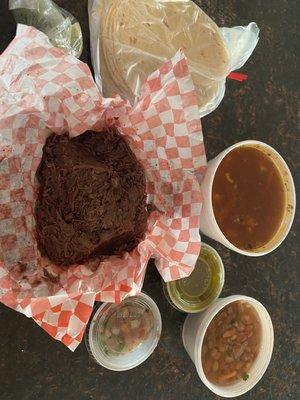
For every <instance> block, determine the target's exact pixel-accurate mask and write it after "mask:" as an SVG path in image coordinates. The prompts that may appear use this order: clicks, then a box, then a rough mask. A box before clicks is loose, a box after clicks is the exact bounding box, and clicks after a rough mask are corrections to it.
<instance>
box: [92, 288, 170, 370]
mask: <svg viewBox="0 0 300 400" xmlns="http://www.w3.org/2000/svg"><path fill="white" fill-rule="evenodd" d="M134 297H139V298H141V299H142V300H143V301H144V302H145V303H147V305H148V306H149V307H150V309H151V310H152V312H153V317H154V321H155V329H156V333H155V336H154V337H153V340H152V343H151V345H150V346H149V348H148V350H147V351H145V352H144V353H143V354H142V355H140V356H139V357H138V358H137V359H135V360H132V359H131V360H129V361H128V362H127V363H126V365H124V364H123V365H119V364H118V363H117V362H113V361H109V360H107V359H105V358H104V357H102V356H101V352H99V351H98V350H97V346H96V345H95V343H94V340H93V325H94V323H95V322H96V321H97V318H98V317H99V316H100V315H101V313H102V312H103V309H104V308H105V307H107V306H108V305H112V306H113V305H115V304H114V303H103V304H101V306H100V307H99V308H98V310H97V311H96V313H95V314H94V316H93V318H92V321H91V325H90V327H89V331H88V337H87V341H86V344H87V349H88V351H89V353H90V355H91V356H92V358H93V359H94V360H95V361H96V363H97V364H99V365H101V366H102V367H105V368H107V369H110V370H112V371H127V370H130V369H132V368H135V367H137V366H138V365H140V364H142V363H143V362H144V361H146V360H147V358H148V357H150V355H151V354H152V353H153V351H154V350H155V348H156V347H157V344H158V342H159V339H160V334H161V329H162V319H161V315H160V311H159V308H158V307H157V305H156V303H155V302H154V300H152V299H151V297H149V296H148V295H147V294H145V293H139V294H138V295H137V296H134ZM130 299H131V297H129V298H127V300H130ZM131 358H132V357H131Z"/></svg>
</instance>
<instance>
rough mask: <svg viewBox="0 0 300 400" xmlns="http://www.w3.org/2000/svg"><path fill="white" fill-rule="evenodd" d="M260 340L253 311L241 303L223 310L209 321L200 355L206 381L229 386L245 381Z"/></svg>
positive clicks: (247, 304) (255, 314)
mask: <svg viewBox="0 0 300 400" xmlns="http://www.w3.org/2000/svg"><path fill="white" fill-rule="evenodd" d="M260 341H261V325H260V321H259V317H258V314H257V312H256V310H255V309H254V308H253V307H252V306H251V304H249V303H247V302H244V301H235V302H233V303H230V304H229V305H227V306H226V307H224V308H223V309H222V310H221V311H220V312H219V313H218V314H217V315H216V316H215V317H214V318H213V320H212V321H211V323H210V325H209V327H208V328H207V331H206V333H205V337H204V341H203V347H202V352H201V357H202V365H203V369H204V373H205V375H206V377H207V379H208V380H209V381H210V382H212V383H215V384H221V385H228V384H231V383H233V382H236V381H238V380H240V379H245V380H246V379H247V378H248V372H249V370H250V369H251V367H252V365H253V362H254V361H255V359H256V357H257V355H258V351H259V345H260Z"/></svg>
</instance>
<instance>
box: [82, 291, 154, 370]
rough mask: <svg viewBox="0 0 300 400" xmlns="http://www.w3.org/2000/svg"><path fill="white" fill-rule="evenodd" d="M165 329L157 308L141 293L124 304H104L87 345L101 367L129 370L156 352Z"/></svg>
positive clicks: (100, 308)
mask: <svg viewBox="0 0 300 400" xmlns="http://www.w3.org/2000/svg"><path fill="white" fill-rule="evenodd" d="M161 327H162V322H161V316H160V312H159V309H158V307H157V305H156V304H155V302H154V301H153V300H152V299H151V298H150V297H149V296H148V295H146V294H145V293H140V294H139V295H138V296H133V297H128V298H126V299H124V300H123V301H122V302H121V303H120V304H114V303H103V304H102V305H101V306H100V307H99V308H98V309H97V310H96V312H95V314H94V315H93V317H92V320H91V323H90V325H89V328H88V331H87V333H86V338H85V339H86V340H85V342H86V346H87V349H88V351H89V353H90V355H91V356H92V358H93V359H94V360H95V361H96V362H97V363H98V364H100V365H102V366H103V367H105V368H107V369H110V370H113V371H126V370H128V369H131V368H134V367H136V366H138V365H140V364H141V363H142V362H144V361H145V360H146V359H147V358H148V357H149V356H150V355H151V354H152V353H153V351H154V349H155V348H156V346H157V344H158V341H159V338H160V334H161Z"/></svg>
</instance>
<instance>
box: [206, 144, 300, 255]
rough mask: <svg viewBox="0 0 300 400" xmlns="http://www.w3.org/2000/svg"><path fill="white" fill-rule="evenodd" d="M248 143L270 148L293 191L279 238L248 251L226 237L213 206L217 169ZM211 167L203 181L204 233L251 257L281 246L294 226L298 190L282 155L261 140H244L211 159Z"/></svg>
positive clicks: (209, 165) (264, 253)
mask: <svg viewBox="0 0 300 400" xmlns="http://www.w3.org/2000/svg"><path fill="white" fill-rule="evenodd" d="M247 145H250V146H259V147H261V148H265V149H267V150H268V152H270V154H272V155H274V156H276V159H277V160H278V162H280V164H281V168H282V169H283V170H284V171H285V173H286V175H287V180H288V182H289V188H290V191H291V193H290V203H291V206H292V209H291V211H290V212H289V215H288V217H287V218H288V221H287V224H286V226H285V228H284V229H283V230H282V233H281V234H280V235H279V236H278V239H277V240H276V241H275V242H274V243H273V244H272V245H270V246H267V247H266V248H262V249H257V250H255V251H247V250H243V249H240V248H238V247H236V246H235V245H234V244H232V243H231V242H230V241H229V240H228V239H227V238H226V236H225V235H224V234H223V232H222V231H221V229H220V227H219V225H218V223H217V221H216V218H215V215H214V211H213V206H212V188H213V182H214V177H215V174H216V171H217V169H218V167H219V165H220V163H221V162H222V160H223V159H224V158H225V156H226V155H227V154H228V153H229V152H231V151H232V150H233V149H235V148H237V147H241V146H247ZM210 168H211V169H212V172H211V173H210V174H209V178H208V179H205V177H206V176H207V173H206V176H205V177H204V180H203V182H202V188H203V193H204V205H203V211H202V219H201V221H200V231H201V232H202V233H204V234H205V235H206V236H208V237H210V238H212V239H214V240H217V241H218V242H220V243H222V244H223V245H224V246H226V247H227V248H229V249H231V250H234V251H235V252H237V253H240V254H243V255H246V256H250V257H257V256H263V255H266V254H268V253H271V252H272V251H273V250H275V249H276V248H277V247H278V246H280V244H281V243H282V242H283V241H284V239H285V238H286V236H287V235H288V233H289V231H290V229H291V226H292V223H293V220H294V216H295V209H296V192H295V185H294V181H293V177H292V174H291V171H290V169H289V167H288V166H287V164H286V162H285V161H284V159H283V158H282V157H281V155H280V154H279V153H278V152H277V151H276V150H275V149H274V148H273V147H271V146H270V145H268V144H266V143H263V142H260V141H258V140H244V141H242V142H238V143H235V144H234V145H232V146H230V147H228V148H227V149H225V150H224V151H222V152H221V153H220V154H219V155H217V156H216V157H215V158H214V159H213V160H211V161H209V163H208V167H207V172H208V170H209V169H210ZM205 219H206V220H207V223H206V225H207V224H209V225H210V228H209V229H207V226H205V225H204V220H205Z"/></svg>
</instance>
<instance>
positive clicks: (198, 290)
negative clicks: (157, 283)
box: [163, 243, 225, 313]
mask: <svg viewBox="0 0 300 400" xmlns="http://www.w3.org/2000/svg"><path fill="white" fill-rule="evenodd" d="M224 279H225V272H224V265H223V262H222V259H221V257H220V256H219V254H218V253H217V252H216V250H215V249H213V248H212V247H211V246H209V245H208V244H205V243H202V245H201V252H200V255H199V257H198V260H197V263H196V266H195V268H194V270H193V272H192V273H191V275H190V276H189V277H187V278H183V279H179V280H177V281H172V282H167V283H163V289H164V293H165V296H166V298H167V300H168V301H169V303H170V304H171V305H172V306H173V307H174V308H176V309H177V310H178V311H182V312H186V313H197V312H200V311H203V310H205V309H206V308H207V307H208V306H210V304H211V303H213V302H214V301H215V300H216V299H217V298H218V297H219V296H220V293H221V291H222V288H223V285H224Z"/></svg>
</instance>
